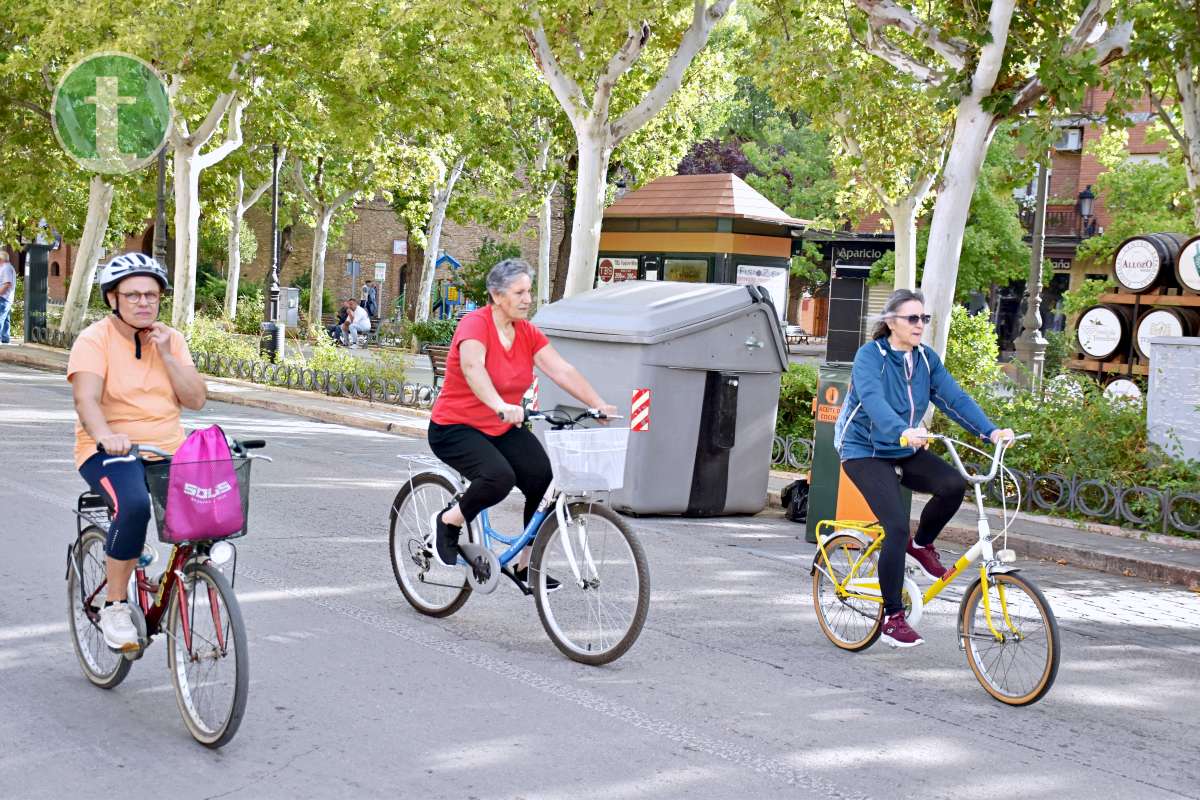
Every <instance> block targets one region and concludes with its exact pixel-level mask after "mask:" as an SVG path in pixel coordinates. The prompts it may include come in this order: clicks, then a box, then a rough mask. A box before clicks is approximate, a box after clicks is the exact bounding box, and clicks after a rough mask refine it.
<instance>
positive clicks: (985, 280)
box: [871, 136, 1030, 301]
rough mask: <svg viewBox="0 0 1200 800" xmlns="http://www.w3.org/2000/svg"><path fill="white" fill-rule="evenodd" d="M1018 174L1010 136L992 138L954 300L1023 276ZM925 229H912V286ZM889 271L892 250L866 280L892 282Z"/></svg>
mask: <svg viewBox="0 0 1200 800" xmlns="http://www.w3.org/2000/svg"><path fill="white" fill-rule="evenodd" d="M1023 177H1024V176H1023V173H1022V171H1021V161H1020V159H1019V158H1018V157H1017V156H1016V153H1015V150H1014V143H1013V140H1012V139H1011V137H1007V136H996V138H995V140H994V141H993V143H992V146H991V148H990V149H989V150H988V154H987V159H986V160H985V161H984V165H983V170H982V172H981V173H980V175H979V182H978V183H977V184H976V186H975V193H974V194H973V195H972V196H971V211H970V214H969V215H968V217H967V225H966V228H965V230H964V232H963V248H962V255H961V256H960V258H959V262H958V282H957V284H956V285H955V298H956V299H957V300H959V301H962V300H966V299H967V297H968V296H969V295H970V294H971V292H980V291H982V292H986V291H987V290H988V289H990V288H991V286H992V285H993V284H995V285H997V286H1007V285H1008V284H1009V283H1012V282H1013V281H1015V280H1021V279H1022V278H1025V277H1027V275H1028V273H1029V257H1030V256H1029V245H1028V244H1026V243H1025V241H1024V239H1025V230H1024V228H1022V227H1021V222H1020V217H1019V215H1018V209H1017V202H1016V200H1015V199H1014V198H1013V195H1012V190H1013V188H1014V183H1016V184H1020V183H1022V182H1023ZM929 230H930V227H929V225H923V226H922V227H921V228H920V230H919V231H918V232H917V264H918V268H917V283H918V285H919V284H920V282H921V279H922V277H923V274H924V271H925V254H926V251H927V250H928V245H929ZM895 269H896V259H895V253H894V252H889V253H886V254H885V255H884V257H883V258H881V259H879V260H878V261H876V262H875V264H874V266H873V268H872V270H871V280H872V282H880V283H889V284H890V283H892V282H893V281H894V280H895Z"/></svg>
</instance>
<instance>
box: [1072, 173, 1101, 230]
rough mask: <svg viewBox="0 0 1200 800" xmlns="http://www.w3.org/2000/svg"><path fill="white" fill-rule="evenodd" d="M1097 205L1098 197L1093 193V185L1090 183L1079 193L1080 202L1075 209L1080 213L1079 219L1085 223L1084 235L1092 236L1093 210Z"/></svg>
mask: <svg viewBox="0 0 1200 800" xmlns="http://www.w3.org/2000/svg"><path fill="white" fill-rule="evenodd" d="M1095 205H1096V195H1095V194H1093V193H1092V185H1091V184H1090V183H1089V184H1088V185H1087V186H1086V187H1084V190H1083V191H1082V192H1080V193H1079V201H1078V202H1077V203H1076V204H1075V208H1076V210H1077V211H1079V217H1080V219H1081V220H1082V221H1083V235H1084V236H1091V235H1092V233H1093V231H1092V209H1093V208H1094V207H1095Z"/></svg>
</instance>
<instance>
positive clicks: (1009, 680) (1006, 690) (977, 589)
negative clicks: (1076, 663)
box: [959, 572, 1060, 706]
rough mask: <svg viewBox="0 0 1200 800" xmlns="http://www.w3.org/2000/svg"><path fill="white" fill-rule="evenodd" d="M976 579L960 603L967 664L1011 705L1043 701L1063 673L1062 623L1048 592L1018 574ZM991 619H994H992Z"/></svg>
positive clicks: (961, 629) (960, 620) (997, 694)
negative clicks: (1060, 661)
mask: <svg viewBox="0 0 1200 800" xmlns="http://www.w3.org/2000/svg"><path fill="white" fill-rule="evenodd" d="M983 601H984V592H983V584H982V582H981V581H979V580H978V579H976V581H975V583H973V584H972V585H971V587H970V588H969V589H968V590H967V593H966V595H965V596H964V597H963V601H962V605H961V606H960V608H959V630H960V632H961V636H962V642H963V645H964V647H965V649H966V652H967V663H968V664H970V665H971V671H973V672H974V673H975V677H976V678H978V679H979V683H980V685H982V686H983V688H984V689H986V690H987V693H988V694H990V695H991V696H992V697H994V698H996V699H997V700H999V701H1000V702H1001V703H1006V704H1007V705H1010V706H1025V705H1029V704H1030V703H1035V702H1037V701H1038V700H1040V699H1041V698H1042V697H1043V696H1044V695H1045V694H1046V692H1048V691H1050V687H1051V686H1052V685H1053V684H1054V678H1055V677H1056V676H1057V675H1058V659H1059V650H1060V645H1059V639H1058V622H1057V621H1056V620H1055V619H1054V612H1053V611H1051V610H1050V604H1049V603H1048V602H1046V597H1045V595H1043V594H1042V592H1041V590H1040V589H1038V588H1037V587H1036V586H1034V585H1033V584H1032V583H1031V582H1030V581H1029V580H1028V579H1026V578H1023V577H1021V576H1020V575H1017V574H1015V573H1011V572H1007V573H998V574H994V575H989V576H988V591H987V606H986V607H985V605H984V602H983ZM989 620H990V624H989Z"/></svg>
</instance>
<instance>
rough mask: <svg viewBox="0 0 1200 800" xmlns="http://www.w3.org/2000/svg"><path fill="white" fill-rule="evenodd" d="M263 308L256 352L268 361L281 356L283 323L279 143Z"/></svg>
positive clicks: (273, 170) (273, 169)
mask: <svg viewBox="0 0 1200 800" xmlns="http://www.w3.org/2000/svg"><path fill="white" fill-rule="evenodd" d="M266 300H267V302H266V308H265V309H264V310H263V315H264V319H263V323H262V325H261V326H260V330H261V333H262V337H261V340H260V342H259V346H258V352H259V353H260V354H261V355H264V356H266V357H267V360H269V361H272V362H274V361H276V360H278V359H280V358H283V333H284V329H283V323H282V322H280V321H279V145H278V144H273V145H271V278H270V283H269V284H268V286H267V298H266Z"/></svg>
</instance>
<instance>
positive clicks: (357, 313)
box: [342, 297, 371, 349]
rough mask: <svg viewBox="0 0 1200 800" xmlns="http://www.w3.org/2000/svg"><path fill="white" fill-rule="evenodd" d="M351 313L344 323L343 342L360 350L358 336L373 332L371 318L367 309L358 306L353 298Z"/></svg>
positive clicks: (350, 306) (350, 302) (350, 304)
mask: <svg viewBox="0 0 1200 800" xmlns="http://www.w3.org/2000/svg"><path fill="white" fill-rule="evenodd" d="M348 303H349V310H350V313H349V315H348V316H347V317H346V321H345V322H343V323H342V333H343V334H344V338H343V342H345V343H346V344H348V345H350V347H352V348H354V349H358V335H359V334H360V333H370V332H371V318H370V317H368V316H367V311H366V309H365V308H363V307H362V306H360V305H359V304H358V301H357V300H355V299H354V298H353V297H351V298H350V300H349V301H348Z"/></svg>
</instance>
